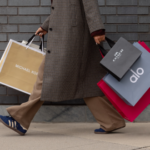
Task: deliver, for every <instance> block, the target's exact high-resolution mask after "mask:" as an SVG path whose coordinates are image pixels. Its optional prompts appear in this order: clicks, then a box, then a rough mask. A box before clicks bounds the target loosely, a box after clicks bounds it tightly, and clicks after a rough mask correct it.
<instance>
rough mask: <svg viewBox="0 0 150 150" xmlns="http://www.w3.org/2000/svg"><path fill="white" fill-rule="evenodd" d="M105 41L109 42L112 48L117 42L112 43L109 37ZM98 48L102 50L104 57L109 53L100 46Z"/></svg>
mask: <svg viewBox="0 0 150 150" xmlns="http://www.w3.org/2000/svg"><path fill="white" fill-rule="evenodd" d="M105 40H106V41H107V43H108V45H109V46H110V47H111V48H112V47H113V46H114V45H115V42H114V41H112V40H111V39H109V38H108V37H106V38H105ZM98 47H99V50H100V53H101V55H102V57H104V56H105V55H106V54H107V53H108V51H106V50H105V49H104V47H103V46H101V45H100V44H98Z"/></svg>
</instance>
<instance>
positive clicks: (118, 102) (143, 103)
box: [97, 42, 150, 122]
mask: <svg viewBox="0 0 150 150" xmlns="http://www.w3.org/2000/svg"><path fill="white" fill-rule="evenodd" d="M139 44H140V45H142V46H143V45H144V46H143V47H144V48H146V47H145V45H146V44H145V43H144V42H139ZM146 46H147V45H146ZM146 50H148V51H149V48H148V47H147V48H146ZM97 85H98V86H99V88H100V89H101V90H102V91H103V93H104V94H105V96H106V97H107V98H108V99H109V101H110V102H111V103H112V104H113V106H114V107H115V108H116V110H117V111H118V112H119V113H120V115H121V116H122V117H123V118H125V119H126V120H128V121H131V122H133V121H134V120H135V119H136V118H137V117H138V116H139V115H140V113H141V112H142V111H143V110H144V109H145V108H146V107H147V106H148V105H149V104H150V89H149V90H148V91H147V92H146V93H145V94H144V96H143V97H142V98H141V99H140V100H139V102H138V103H137V104H136V105H135V106H134V107H133V106H129V105H127V104H126V103H125V102H124V101H123V100H122V99H121V98H120V97H119V96H118V95H117V94H116V93H115V92H114V91H113V90H112V89H111V88H110V87H109V86H108V85H107V84H106V83H105V82H104V81H103V80H101V81H100V82H98V83H97Z"/></svg>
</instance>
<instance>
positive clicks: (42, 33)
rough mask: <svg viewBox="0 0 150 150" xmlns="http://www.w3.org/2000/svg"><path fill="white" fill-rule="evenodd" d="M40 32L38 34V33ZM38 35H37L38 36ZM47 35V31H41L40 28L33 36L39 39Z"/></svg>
mask: <svg viewBox="0 0 150 150" xmlns="http://www.w3.org/2000/svg"><path fill="white" fill-rule="evenodd" d="M39 32H40V33H39ZM38 33H39V34H38ZM46 33H47V31H45V30H43V29H42V28H41V27H40V28H38V29H37V31H36V32H35V35H39V36H40V37H42V35H45V34H46Z"/></svg>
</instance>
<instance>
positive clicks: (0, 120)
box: [0, 119, 25, 135]
mask: <svg viewBox="0 0 150 150" xmlns="http://www.w3.org/2000/svg"><path fill="white" fill-rule="evenodd" d="M0 122H1V123H3V124H4V125H5V126H6V127H8V128H10V129H12V130H14V131H15V132H17V133H18V134H20V135H25V133H22V132H20V131H18V130H17V129H14V128H12V127H10V126H9V125H7V124H6V123H5V122H4V121H3V120H2V119H0Z"/></svg>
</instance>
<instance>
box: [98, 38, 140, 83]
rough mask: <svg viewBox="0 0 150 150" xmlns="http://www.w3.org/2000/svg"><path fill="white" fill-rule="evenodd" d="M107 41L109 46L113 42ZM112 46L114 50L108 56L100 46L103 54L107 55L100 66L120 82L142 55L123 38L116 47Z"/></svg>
mask: <svg viewBox="0 0 150 150" xmlns="http://www.w3.org/2000/svg"><path fill="white" fill-rule="evenodd" d="M106 41H107V42H108V44H109V43H110V41H111V40H110V39H108V38H106ZM111 43H112V42H111ZM109 45H110V44H109ZM110 46H111V47H112V48H111V49H110V50H109V52H108V53H107V54H106V52H105V50H104V48H103V47H102V46H100V45H99V49H100V51H101V54H102V55H105V57H104V58H103V59H102V60H101V61H100V64H101V65H102V66H103V67H104V68H105V69H106V70H107V71H108V72H109V73H110V74H112V75H113V76H114V77H115V78H116V79H117V80H119V81H120V80H121V79H122V78H123V77H124V75H125V74H126V73H127V72H128V70H129V69H130V68H131V66H132V65H133V64H134V63H135V62H136V61H137V60H138V58H139V57H140V56H141V54H142V53H141V51H140V50H138V49H137V48H136V47H134V46H133V45H132V44H131V43H129V42H128V41H127V40H126V39H124V38H122V37H121V38H120V39H119V40H118V41H117V42H116V43H115V44H114V45H112V44H111V45H110ZM104 52H105V53H104Z"/></svg>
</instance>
